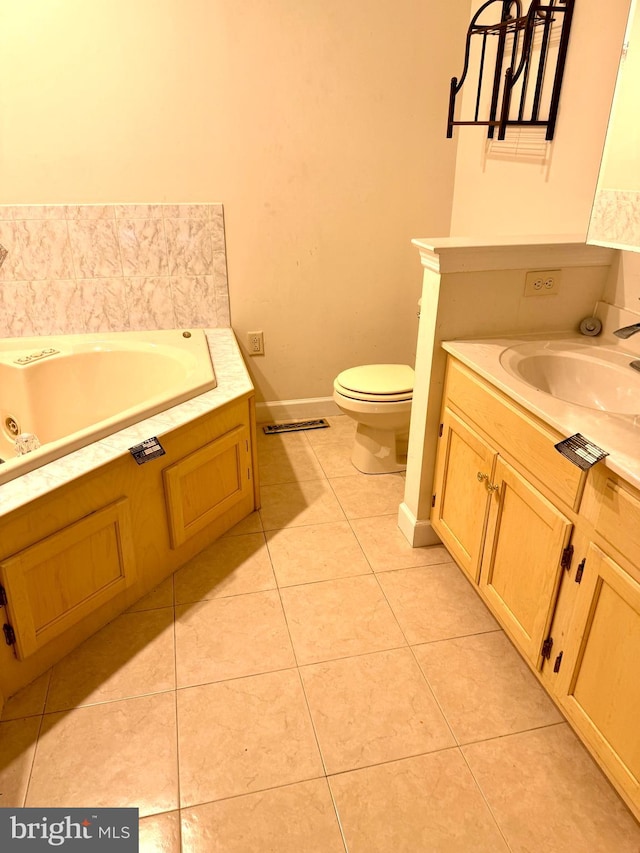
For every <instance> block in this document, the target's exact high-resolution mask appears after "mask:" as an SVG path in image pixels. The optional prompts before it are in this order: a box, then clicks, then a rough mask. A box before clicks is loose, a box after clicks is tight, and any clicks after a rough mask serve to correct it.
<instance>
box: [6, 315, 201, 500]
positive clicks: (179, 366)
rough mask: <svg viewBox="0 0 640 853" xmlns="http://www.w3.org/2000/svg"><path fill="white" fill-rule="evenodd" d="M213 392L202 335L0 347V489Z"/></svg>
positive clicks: (14, 342)
mask: <svg viewBox="0 0 640 853" xmlns="http://www.w3.org/2000/svg"><path fill="white" fill-rule="evenodd" d="M215 387H216V376H215V372H214V369H213V365H212V361H211V358H210V355H209V347H208V344H207V339H206V336H205V333H204V331H203V330H201V329H195V330H190V331H182V330H169V331H148V332H112V333H106V334H102V333H100V334H96V335H65V336H60V337H46V338H45V337H41V338H39V337H38V338H10V339H4V340H0V458H1V459H3V460H4V462H3V463H2V464H0V484H2V483H7V482H9V481H10V480H13V479H14V478H16V477H20V476H21V475H23V474H25V473H27V472H28V471H33V470H34V469H36V468H39V467H40V466H42V465H44V464H46V463H49V462H51V461H53V460H55V459H59V458H60V457H62V456H65V455H66V454H68V453H71V452H72V451H74V450H78V449H79V448H82V447H85V446H86V445H88V444H91V443H93V442H95V441H97V440H99V439H101V438H104V437H106V436H109V435H111V434H113V433H116V432H118V431H119V430H122V429H124V428H125V427H127V426H130V425H131V424H134V423H137V422H139V421H141V420H144V419H145V418H148V417H150V416H152V415H154V414H157V413H159V412H162V411H164V410H166V409H169V408H170V407H172V406H175V405H176V404H179V403H182V402H184V401H186V400H189V399H191V398H192V397H195V396H197V395H198V394H202V393H203V392H205V391H208V390H210V389H212V388H215ZM24 433H32V434H34V435H35V436H36V437H37V439H38V441H39V442H40V445H41V446H40V447H39V448H38V449H37V450H33V451H31V452H29V453H26V454H24V455H17V453H16V449H15V439H16V436H17V435H19V434H24Z"/></svg>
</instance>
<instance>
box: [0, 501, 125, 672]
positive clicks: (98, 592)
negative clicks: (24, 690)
mask: <svg viewBox="0 0 640 853" xmlns="http://www.w3.org/2000/svg"><path fill="white" fill-rule="evenodd" d="M135 579H136V563H135V556H134V547H133V535H132V530H131V523H130V520H129V500H128V498H124V497H123V498H120V499H119V500H117V501H115V502H114V503H112V504H109V505H108V506H106V507H103V508H102V509H99V510H96V511H95V512H92V513H90V514H89V515H87V516H85V517H84V518H81V519H79V520H78V521H76V522H74V523H73V524H70V525H68V526H67V527H63V528H61V529H60V530H57V531H56V532H55V533H52V534H51V535H50V536H47V537H46V538H45V539H42V540H40V541H39V542H36V543H35V544H33V545H30V546H29V547H28V548H25V549H24V550H23V551H20V552H19V553H17V554H13V555H12V556H10V557H6V558H5V559H3V560H2V561H0V580H1V582H2V584H3V586H4V589H5V592H6V599H7V603H6V605H5V606H6V609H7V615H8V617H9V621H10V624H11V626H12V628H13V630H14V633H15V643H16V645H15V651H16V656H17V657H18V658H19V660H24V658H26V657H28V656H29V655H32V654H33V653H34V652H37V651H39V650H40V649H41V648H42V647H43V646H45V645H46V644H47V643H49V642H51V640H53V639H54V638H55V637H58V636H60V635H61V634H63V633H64V632H65V631H68V630H70V629H71V628H73V627H74V625H76V624H77V623H78V622H81V621H82V619H84V617H85V616H88V615H89V614H90V613H92V612H93V611H94V610H97V609H98V607H100V606H101V605H102V604H104V603H105V602H107V601H109V600H110V599H111V598H113V597H114V596H116V595H118V594H119V593H121V592H123V591H124V590H125V589H126V588H127V587H128V586H130V585H131V584H132V583H133V582H134V581H135Z"/></svg>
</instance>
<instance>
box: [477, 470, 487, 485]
mask: <svg viewBox="0 0 640 853" xmlns="http://www.w3.org/2000/svg"><path fill="white" fill-rule="evenodd" d="M476 477H477V478H478V482H479V483H481V482H482V481H483V480H486V481H487V482H488V481H489V475H488V474H483V473H482V471H478V473H477V474H476Z"/></svg>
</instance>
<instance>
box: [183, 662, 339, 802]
mask: <svg viewBox="0 0 640 853" xmlns="http://www.w3.org/2000/svg"><path fill="white" fill-rule="evenodd" d="M178 733H179V745H180V794H181V799H182V806H183V807H184V806H191V805H197V804H199V803H206V802H209V801H210V800H217V799H222V798H225V797H232V796H236V795H238V794H246V793H249V792H251V791H259V790H262V789H265V788H273V787H276V786H279V785H287V784H290V783H292V782H301V781H304V780H306V779H313V778H317V777H319V776H322V775H323V768H322V762H321V760H320V754H319V752H318V746H317V743H316V739H315V736H314V733H313V727H312V725H311V719H310V717H309V711H308V709H307V706H306V702H305V698H304V694H303V691H302V685H301V684H300V678H299V676H298V673H297V672H295V671H294V670H286V671H282V672H271V673H268V674H266V675H254V676H252V677H250V678H238V679H235V680H233V681H224V682H220V683H218V684H207V685H204V686H202V687H190V688H187V689H186V690H179V691H178Z"/></svg>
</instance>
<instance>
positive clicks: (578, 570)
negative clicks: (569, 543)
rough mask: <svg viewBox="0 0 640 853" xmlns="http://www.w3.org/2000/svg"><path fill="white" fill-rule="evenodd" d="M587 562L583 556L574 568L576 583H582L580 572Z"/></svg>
mask: <svg viewBox="0 0 640 853" xmlns="http://www.w3.org/2000/svg"><path fill="white" fill-rule="evenodd" d="M586 562H587V558H586V557H584V558H583V559H582V560H580V562H579V563H578V568H577V569H576V579H575V580H576V583H582V573H583V572H584V564H585V563H586Z"/></svg>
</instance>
